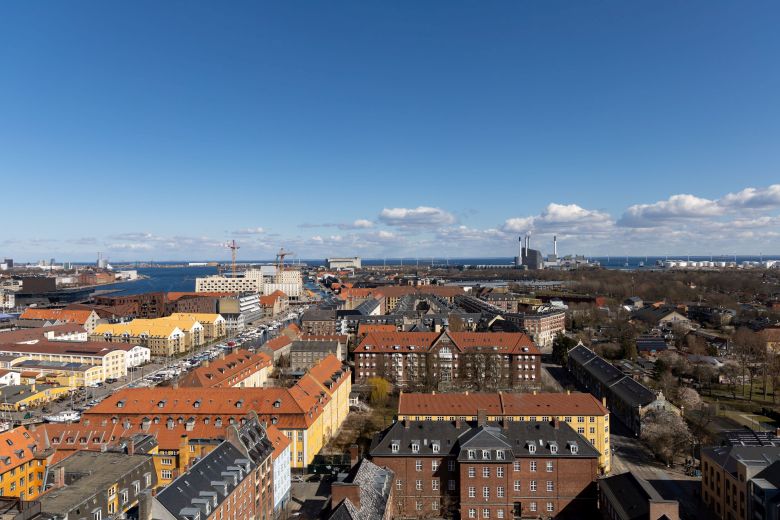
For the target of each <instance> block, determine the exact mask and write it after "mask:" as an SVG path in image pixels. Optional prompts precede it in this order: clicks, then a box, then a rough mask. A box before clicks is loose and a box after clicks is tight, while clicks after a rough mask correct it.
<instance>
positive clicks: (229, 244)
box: [225, 240, 240, 278]
mask: <svg viewBox="0 0 780 520" xmlns="http://www.w3.org/2000/svg"><path fill="white" fill-rule="evenodd" d="M225 247H226V248H228V249H230V256H231V257H232V259H233V278H235V277H236V251H238V250H239V249H240V247H239V245H238V244H237V243H236V241H235V240H231V241H230V242H227V243H226V244H225Z"/></svg>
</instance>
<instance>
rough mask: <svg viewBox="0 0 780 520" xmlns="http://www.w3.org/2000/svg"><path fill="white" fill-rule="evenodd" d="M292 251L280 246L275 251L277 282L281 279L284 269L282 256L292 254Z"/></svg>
mask: <svg viewBox="0 0 780 520" xmlns="http://www.w3.org/2000/svg"><path fill="white" fill-rule="evenodd" d="M294 254H295V253H293V252H292V251H285V250H284V248H281V249H280V250H279V252H278V253H276V278H277V280H279V282H281V281H282V271H284V257H285V256H290V255H294Z"/></svg>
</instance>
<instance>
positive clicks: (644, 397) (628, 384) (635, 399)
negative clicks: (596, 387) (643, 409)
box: [610, 376, 656, 406]
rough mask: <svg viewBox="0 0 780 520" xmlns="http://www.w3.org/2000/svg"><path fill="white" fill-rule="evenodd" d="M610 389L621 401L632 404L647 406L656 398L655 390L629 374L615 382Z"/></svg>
mask: <svg viewBox="0 0 780 520" xmlns="http://www.w3.org/2000/svg"><path fill="white" fill-rule="evenodd" d="M610 390H612V392H614V394H615V395H617V396H618V397H619V398H620V400H621V401H623V402H624V403H626V404H628V405H631V406H647V405H648V404H650V403H652V402H653V401H655V398H656V395H655V392H653V391H652V390H650V389H649V388H647V387H646V386H645V385H643V384H642V383H639V382H637V381H635V380H633V379H631V378H630V377H627V376H626V377H623V378H622V379H621V380H620V381H618V382H617V383H614V384H613V385H612V386H611V387H610Z"/></svg>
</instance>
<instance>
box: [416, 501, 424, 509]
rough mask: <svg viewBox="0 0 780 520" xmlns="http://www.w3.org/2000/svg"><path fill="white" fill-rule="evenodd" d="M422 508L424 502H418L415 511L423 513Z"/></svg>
mask: <svg viewBox="0 0 780 520" xmlns="http://www.w3.org/2000/svg"><path fill="white" fill-rule="evenodd" d="M422 506H423V503H422V500H418V501H417V504H415V509H417V510H418V511H422Z"/></svg>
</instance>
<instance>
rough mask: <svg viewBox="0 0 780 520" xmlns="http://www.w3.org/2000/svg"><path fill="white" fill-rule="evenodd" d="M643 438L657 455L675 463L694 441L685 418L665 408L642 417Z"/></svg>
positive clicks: (667, 461)
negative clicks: (678, 456)
mask: <svg viewBox="0 0 780 520" xmlns="http://www.w3.org/2000/svg"><path fill="white" fill-rule="evenodd" d="M642 438H643V439H644V441H645V442H646V443H647V444H648V446H650V449H651V450H652V451H653V453H654V454H655V456H656V457H658V458H659V459H661V460H663V461H664V462H665V463H666V464H668V465H672V464H674V459H675V458H676V457H677V455H678V454H680V453H684V452H686V451H687V449H688V447H689V446H690V445H691V443H692V442H693V436H692V435H691V432H690V430H689V429H688V425H687V424H685V420H684V419H683V418H682V417H680V416H679V415H677V414H676V413H674V412H671V411H669V410H664V409H658V410H650V411H649V412H647V413H646V414H645V416H644V417H643V419H642Z"/></svg>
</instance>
